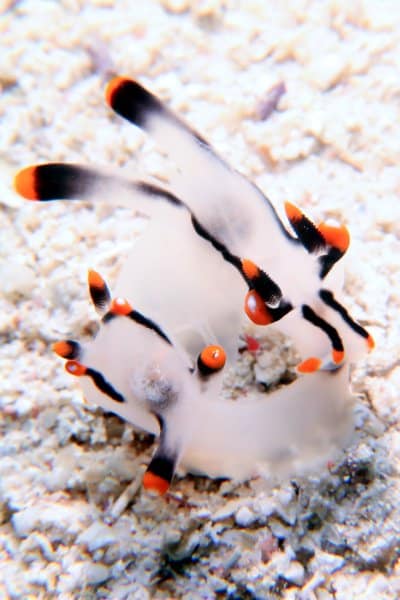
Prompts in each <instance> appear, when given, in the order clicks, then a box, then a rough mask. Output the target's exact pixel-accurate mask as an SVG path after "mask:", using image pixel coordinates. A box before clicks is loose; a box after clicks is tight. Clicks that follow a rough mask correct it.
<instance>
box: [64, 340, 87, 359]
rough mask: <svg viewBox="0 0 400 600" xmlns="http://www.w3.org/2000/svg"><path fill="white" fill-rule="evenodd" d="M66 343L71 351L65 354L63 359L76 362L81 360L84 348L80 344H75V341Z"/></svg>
mask: <svg viewBox="0 0 400 600" xmlns="http://www.w3.org/2000/svg"><path fill="white" fill-rule="evenodd" d="M65 343H66V344H68V346H69V347H70V351H69V352H68V354H65V355H64V356H63V358H66V359H68V360H76V359H77V358H79V357H80V355H81V352H82V347H81V345H80V344H79V342H75V340H65Z"/></svg>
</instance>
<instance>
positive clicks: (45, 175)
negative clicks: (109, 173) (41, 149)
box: [14, 163, 101, 201]
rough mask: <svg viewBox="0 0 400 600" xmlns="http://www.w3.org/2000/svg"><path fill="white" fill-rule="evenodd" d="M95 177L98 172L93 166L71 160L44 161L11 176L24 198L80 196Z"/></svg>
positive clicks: (87, 190) (51, 198)
mask: <svg viewBox="0 0 400 600" xmlns="http://www.w3.org/2000/svg"><path fill="white" fill-rule="evenodd" d="M100 177H101V176H100ZM98 178H99V174H98V172H97V171H96V170H94V169H88V168H86V167H81V166H80V165H74V164H66V163H48V164H43V165H34V166H31V167H26V168H25V169H22V170H21V171H19V173H17V175H16V176H15V179H14V187H15V189H16V191H17V192H18V193H19V194H20V195H21V196H23V197H24V198H26V199H27V200H40V201H49V200H69V199H75V198H79V199H84V198H85V197H86V196H87V195H88V193H90V191H91V190H92V188H93V185H94V183H95V182H96V181H97V180H98Z"/></svg>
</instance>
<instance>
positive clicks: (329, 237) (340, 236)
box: [318, 223, 350, 254]
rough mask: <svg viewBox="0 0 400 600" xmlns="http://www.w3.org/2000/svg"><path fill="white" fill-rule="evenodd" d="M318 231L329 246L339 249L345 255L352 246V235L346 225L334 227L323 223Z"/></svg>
mask: <svg viewBox="0 0 400 600" xmlns="http://www.w3.org/2000/svg"><path fill="white" fill-rule="evenodd" d="M318 230H319V232H320V233H321V234H322V236H323V238H324V240H325V242H326V243H327V244H328V245H329V246H333V248H337V249H338V250H340V252H342V253H343V254H344V253H345V252H346V250H347V248H348V247H349V245H350V233H349V230H348V229H347V227H346V226H345V225H341V226H340V227H334V226H333V225H327V224H326V223H321V224H320V225H318Z"/></svg>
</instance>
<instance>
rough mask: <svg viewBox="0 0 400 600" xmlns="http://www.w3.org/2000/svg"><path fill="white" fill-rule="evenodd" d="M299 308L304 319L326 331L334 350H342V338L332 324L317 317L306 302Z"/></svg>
mask: <svg viewBox="0 0 400 600" xmlns="http://www.w3.org/2000/svg"><path fill="white" fill-rule="evenodd" d="M301 310H302V314H303V317H304V318H305V319H306V321H309V322H310V323H311V324H312V325H315V327H319V329H322V331H323V332H324V333H326V335H327V336H328V338H329V340H330V342H331V344H332V348H333V349H334V350H337V351H338V352H344V346H343V342H342V339H341V337H340V335H339V334H338V332H337V331H336V329H335V328H334V327H333V326H332V325H330V324H329V323H328V322H327V321H325V319H322V318H321V317H319V316H318V315H317V314H316V313H315V312H314V311H313V309H312V308H311V307H310V306H308V305H307V304H303V306H302V307H301Z"/></svg>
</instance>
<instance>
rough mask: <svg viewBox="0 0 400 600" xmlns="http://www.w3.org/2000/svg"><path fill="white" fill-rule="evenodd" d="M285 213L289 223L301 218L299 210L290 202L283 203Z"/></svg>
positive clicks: (301, 214)
mask: <svg viewBox="0 0 400 600" xmlns="http://www.w3.org/2000/svg"><path fill="white" fill-rule="evenodd" d="M285 213H286V216H287V218H288V219H289V221H300V220H301V219H302V218H303V213H302V212H301V210H300V209H299V208H297V206H295V205H294V204H292V203H291V202H285Z"/></svg>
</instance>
